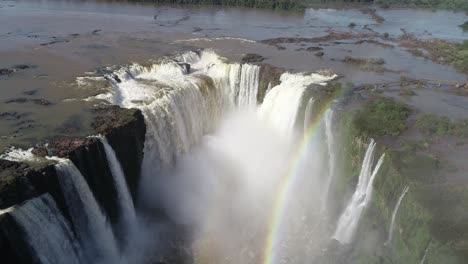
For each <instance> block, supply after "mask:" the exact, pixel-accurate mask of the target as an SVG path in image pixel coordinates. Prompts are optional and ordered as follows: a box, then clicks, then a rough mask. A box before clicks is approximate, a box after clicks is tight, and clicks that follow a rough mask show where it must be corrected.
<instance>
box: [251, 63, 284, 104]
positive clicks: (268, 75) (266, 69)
mask: <svg viewBox="0 0 468 264" xmlns="http://www.w3.org/2000/svg"><path fill="white" fill-rule="evenodd" d="M284 72H285V70H284V69H282V68H279V67H275V66H272V65H269V64H261V68H260V72H259V75H260V77H259V85H258V93H257V102H258V103H259V104H260V103H262V102H263V99H264V98H265V94H266V92H267V90H268V87H275V86H276V85H279V84H280V77H281V74H283V73H284Z"/></svg>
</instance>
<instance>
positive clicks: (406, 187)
mask: <svg viewBox="0 0 468 264" xmlns="http://www.w3.org/2000/svg"><path fill="white" fill-rule="evenodd" d="M408 190H409V186H405V188H403V192H402V193H401V195H400V197H399V198H398V201H397V203H396V204H395V208H393V212H392V221H391V223H390V229H389V231H388V238H387V242H385V244H386V245H390V243H391V242H392V238H393V231H394V229H395V219H396V216H397V214H398V209H399V208H400V204H401V202H402V201H403V198H405V195H406V193H407V192H408Z"/></svg>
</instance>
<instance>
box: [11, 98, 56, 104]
mask: <svg viewBox="0 0 468 264" xmlns="http://www.w3.org/2000/svg"><path fill="white" fill-rule="evenodd" d="M28 102H32V103H34V104H37V105H44V106H46V105H52V104H53V103H51V102H50V101H47V100H46V99H30V98H24V97H20V98H15V99H10V100H6V101H5V104H11V103H19V104H23V103H28Z"/></svg>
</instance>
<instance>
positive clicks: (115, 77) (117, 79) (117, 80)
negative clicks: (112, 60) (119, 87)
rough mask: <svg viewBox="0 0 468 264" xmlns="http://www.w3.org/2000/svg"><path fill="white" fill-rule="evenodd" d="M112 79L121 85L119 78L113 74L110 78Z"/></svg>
mask: <svg viewBox="0 0 468 264" xmlns="http://www.w3.org/2000/svg"><path fill="white" fill-rule="evenodd" d="M112 78H114V80H115V81H116V82H117V83H121V82H122V80H121V79H120V78H119V76H117V75H115V74H114V75H113V76H112Z"/></svg>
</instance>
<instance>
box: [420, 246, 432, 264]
mask: <svg viewBox="0 0 468 264" xmlns="http://www.w3.org/2000/svg"><path fill="white" fill-rule="evenodd" d="M431 243H432V240H431V241H429V244H427V247H426V250H424V255H423V257H422V259H421V262H419V264H424V263H426V258H427V253H428V252H429V248H430V247H431Z"/></svg>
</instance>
